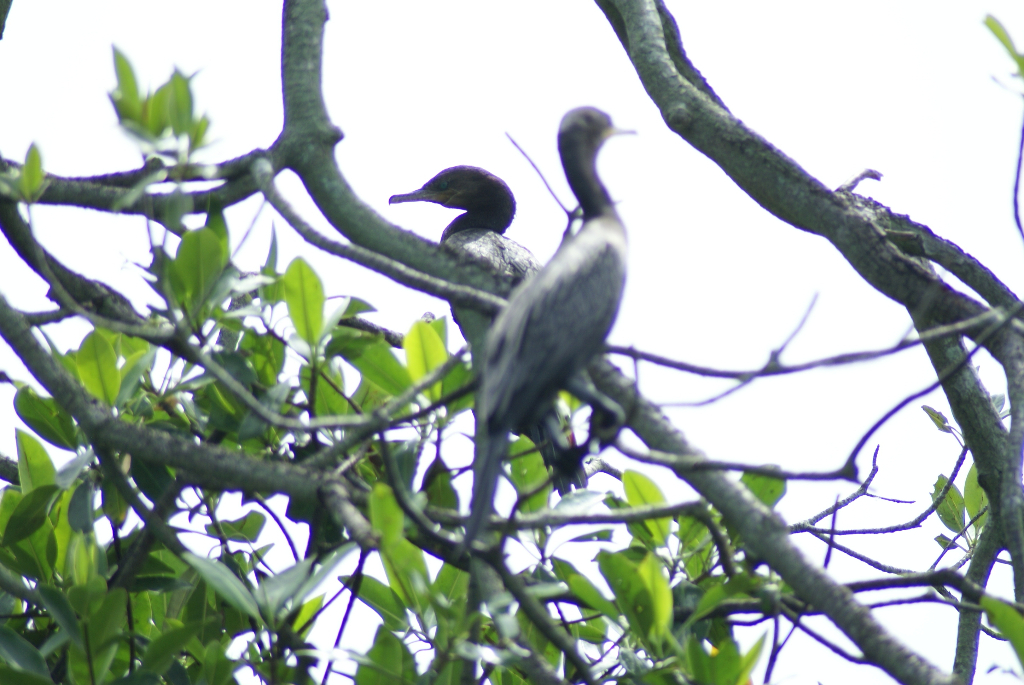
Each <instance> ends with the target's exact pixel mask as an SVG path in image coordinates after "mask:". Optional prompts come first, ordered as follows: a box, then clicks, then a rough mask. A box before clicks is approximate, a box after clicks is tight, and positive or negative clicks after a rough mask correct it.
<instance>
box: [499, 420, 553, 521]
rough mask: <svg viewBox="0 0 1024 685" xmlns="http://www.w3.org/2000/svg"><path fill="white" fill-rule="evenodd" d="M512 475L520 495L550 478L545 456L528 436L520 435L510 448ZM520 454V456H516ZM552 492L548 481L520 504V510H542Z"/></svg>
mask: <svg viewBox="0 0 1024 685" xmlns="http://www.w3.org/2000/svg"><path fill="white" fill-rule="evenodd" d="M509 454H511V455H512V459H511V460H510V461H511V463H510V464H509V465H510V467H511V468H510V469H509V471H510V475H511V477H512V484H513V485H514V486H515V487H516V492H517V493H519V495H520V496H522V495H525V494H526V493H527V492H533V491H534V490H536V489H537V488H538V487H540V486H541V485H543V484H544V483H545V482H547V481H548V480H549V476H548V469H547V466H545V464H544V457H543V456H541V453H540V451H539V450H538V449H537V448H536V447H535V446H534V444H533V442H531V441H530V439H529V438H527V437H526V436H520V437H519V438H518V439H517V440H516V441H515V442H514V443H512V446H511V447H510V448H509ZM516 455H520V456H516ZM550 494H551V484H550V483H548V484H547V485H545V486H544V487H543V488H540V491H539V492H536V493H535V494H533V495H532V496H530V497H529V498H528V499H526V500H525V501H523V502H522V503H521V504H520V505H519V509H520V511H522V512H524V513H532V512H535V511H540V510H541V509H543V508H545V507H546V506H547V505H548V495H550Z"/></svg>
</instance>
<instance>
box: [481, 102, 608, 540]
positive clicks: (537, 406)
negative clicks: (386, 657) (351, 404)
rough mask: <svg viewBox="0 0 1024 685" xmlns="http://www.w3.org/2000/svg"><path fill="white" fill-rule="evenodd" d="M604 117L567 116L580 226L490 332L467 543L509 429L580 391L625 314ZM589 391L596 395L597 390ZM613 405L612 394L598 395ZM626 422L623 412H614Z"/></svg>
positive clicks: (484, 510) (564, 147)
mask: <svg viewBox="0 0 1024 685" xmlns="http://www.w3.org/2000/svg"><path fill="white" fill-rule="evenodd" d="M615 132H616V131H615V129H614V128H613V127H612V125H611V120H610V119H609V118H608V116H607V115H606V114H604V113H603V112H600V111H599V110H596V109H593V108H580V109H575V110H573V111H571V112H569V113H568V114H566V115H565V117H564V118H563V119H562V124H561V126H560V127H559V132H558V148H559V153H560V155H561V158H562V166H563V167H564V169H565V173H566V177H567V179H568V181H569V185H570V186H571V187H572V190H573V193H574V194H575V195H576V198H577V199H578V200H579V202H580V206H581V207H582V208H583V220H584V222H583V226H582V227H581V228H580V230H579V232H578V233H577V234H576V235H574V236H572V237H570V238H568V239H567V240H566V241H564V242H563V243H562V245H561V247H560V248H559V249H558V251H557V252H556V253H555V255H554V257H552V259H551V261H550V262H548V264H547V265H546V266H545V267H544V268H543V269H541V270H540V271H539V272H538V273H537V274H536V275H535V276H533V277H532V278H529V279H527V280H526V281H524V282H523V283H522V284H521V285H520V286H519V287H518V288H517V289H516V290H515V291H514V292H513V293H512V296H511V297H510V299H509V303H508V306H507V307H505V309H504V310H503V311H502V312H501V313H500V314H499V315H498V317H497V318H496V319H495V321H494V324H493V325H492V326H491V329H490V331H489V332H488V334H487V338H486V342H485V347H484V355H483V367H482V368H481V369H480V379H481V381H480V389H479V391H478V393H477V437H476V455H475V459H474V462H473V474H474V484H473V501H472V505H471V512H470V518H469V521H468V522H467V524H466V530H465V536H464V539H463V545H464V546H466V547H468V546H469V545H470V544H471V543H472V541H473V540H474V539H475V538H476V535H477V534H478V533H479V531H480V530H481V528H482V527H483V524H484V523H485V521H486V519H487V517H488V516H489V514H490V511H491V507H492V503H493V499H494V492H495V488H496V486H497V480H498V476H499V474H500V473H501V469H502V462H503V461H504V458H505V455H506V454H507V450H508V439H507V436H508V433H509V432H510V431H512V430H515V429H516V427H518V426H522V425H528V424H531V423H536V422H538V421H540V420H541V419H542V418H543V417H544V416H545V415H546V413H547V412H548V411H549V410H550V408H551V406H552V403H553V402H554V399H555V397H556V395H557V393H558V391H559V390H560V389H563V388H565V389H570V390H571V391H573V392H574V393H577V395H578V396H579V394H581V393H582V391H583V390H584V389H585V388H586V387H587V386H586V384H585V383H583V382H582V380H581V375H582V374H583V372H584V369H585V367H586V366H587V364H589V362H590V361H591V360H592V359H593V358H594V356H596V355H597V354H598V353H599V352H600V350H601V348H602V346H603V344H604V339H605V337H606V336H607V335H608V332H609V330H610V329H611V327H612V324H613V323H614V321H615V317H616V315H617V313H618V309H619V302H620V300H621V298H622V291H623V287H624V285H625V277H626V234H625V229H624V228H623V226H622V222H621V221H620V220H619V217H618V215H617V214H616V212H615V207H614V205H613V204H612V202H611V199H610V198H609V197H608V193H607V191H606V190H605V189H604V186H603V185H602V184H601V182H600V180H599V179H598V177H597V171H596V168H595V163H596V158H597V151H598V149H600V147H601V144H602V143H603V141H604V140H605V139H606V138H607V137H608V136H609V135H611V134H613V133H615ZM587 394H589V397H581V399H587V400H591V401H592V402H593V401H594V400H598V397H597V396H596V395H597V393H596V391H593V390H592V387H591V388H590V392H588V393H587ZM601 400H602V401H601V404H602V407H607V406H608V405H607V404H606V402H610V401H609V400H607V399H606V398H601ZM615 409H616V411H615V412H614V413H616V414H617V415H618V417H619V418H621V410H618V408H615Z"/></svg>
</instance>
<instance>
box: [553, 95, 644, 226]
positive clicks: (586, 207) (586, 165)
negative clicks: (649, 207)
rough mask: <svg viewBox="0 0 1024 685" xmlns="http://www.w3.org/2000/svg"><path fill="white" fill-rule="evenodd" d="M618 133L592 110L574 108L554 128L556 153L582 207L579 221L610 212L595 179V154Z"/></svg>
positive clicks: (609, 207) (603, 190)
mask: <svg viewBox="0 0 1024 685" xmlns="http://www.w3.org/2000/svg"><path fill="white" fill-rule="evenodd" d="M619 133H633V131H624V130H622V129H618V128H615V127H614V126H612V120H611V117H609V116H608V115H607V114H605V113H604V112H602V111H601V110H599V109H596V108H594V107H577V108H576V109H574V110H572V111H570V112H569V113H568V114H566V115H565V116H564V117H562V123H561V125H560V126H559V127H558V153H559V156H561V158H562V168H563V169H565V175H566V178H567V180H568V181H569V186H570V187H571V188H572V192H573V194H574V195H576V199H577V200H579V202H580V206H581V207H582V208H583V218H584V219H590V218H592V217H594V216H597V215H598V214H601V213H603V212H609V211H610V212H614V206H613V205H612V201H611V200H610V199H609V198H608V193H607V191H606V190H605V189H604V186H603V185H602V184H601V181H600V180H599V179H598V177H597V169H596V168H595V165H596V162H597V152H598V150H600V149H601V145H603V144H604V141H606V140H608V138H610V137H611V136H614V135H616V134H619Z"/></svg>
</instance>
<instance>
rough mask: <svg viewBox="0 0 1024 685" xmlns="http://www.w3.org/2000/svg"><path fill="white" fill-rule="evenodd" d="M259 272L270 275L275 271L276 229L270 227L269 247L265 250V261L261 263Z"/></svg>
mask: <svg viewBox="0 0 1024 685" xmlns="http://www.w3.org/2000/svg"><path fill="white" fill-rule="evenodd" d="M261 273H263V274H266V275H267V276H272V275H274V274H276V273H277V229H276V228H273V227H271V229H270V249H268V250H267V261H265V262H264V263H263V269H261Z"/></svg>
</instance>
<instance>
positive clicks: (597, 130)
mask: <svg viewBox="0 0 1024 685" xmlns="http://www.w3.org/2000/svg"><path fill="white" fill-rule="evenodd" d="M622 133H634V131H625V130H623V129H621V128H616V127H615V126H613V125H612V119H611V117H609V116H608V115H607V114H605V113H604V112H602V111H601V110H599V109H597V108H596V107H577V108H576V109H574V110H571V111H570V112H568V113H567V114H566V115H565V116H564V117H562V123H561V124H560V125H559V127H558V149H559V151H560V152H562V154H563V155H564V154H566V153H568V152H569V151H570V150H572V151H574V152H575V154H578V155H585V156H586V157H587V158H588V159H590V160H593V159H594V158H596V156H597V151H598V150H600V149H601V145H603V144H604V141H606V140H608V139H609V138H611V137H612V136H614V135H619V134H622Z"/></svg>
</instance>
